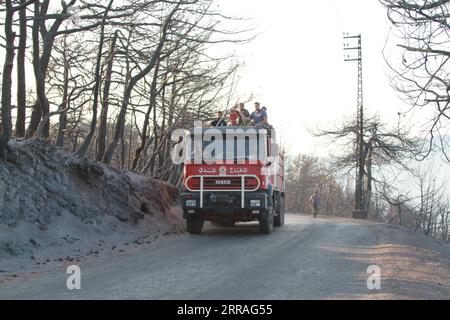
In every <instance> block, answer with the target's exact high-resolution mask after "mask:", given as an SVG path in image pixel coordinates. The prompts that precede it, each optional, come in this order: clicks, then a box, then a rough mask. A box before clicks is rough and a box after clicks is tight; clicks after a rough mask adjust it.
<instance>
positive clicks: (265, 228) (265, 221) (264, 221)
mask: <svg viewBox="0 0 450 320" xmlns="http://www.w3.org/2000/svg"><path fill="white" fill-rule="evenodd" d="M273 222H274V221H273V214H272V213H271V214H270V215H269V217H268V218H264V217H262V218H260V219H259V231H260V232H261V233H262V234H271V233H272V232H273Z"/></svg>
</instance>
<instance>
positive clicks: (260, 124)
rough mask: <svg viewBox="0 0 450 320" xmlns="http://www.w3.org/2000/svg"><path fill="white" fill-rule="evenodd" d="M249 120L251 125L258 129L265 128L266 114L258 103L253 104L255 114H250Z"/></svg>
mask: <svg viewBox="0 0 450 320" xmlns="http://www.w3.org/2000/svg"><path fill="white" fill-rule="evenodd" d="M250 119H251V120H252V124H253V125H254V126H255V127H256V128H258V129H261V128H265V127H266V126H267V124H268V122H267V113H266V112H265V111H264V110H262V109H261V104H260V103H259V102H255V112H253V113H252V115H251V116H250Z"/></svg>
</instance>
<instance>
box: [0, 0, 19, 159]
mask: <svg viewBox="0 0 450 320" xmlns="http://www.w3.org/2000/svg"><path fill="white" fill-rule="evenodd" d="M5 5H6V14H5V39H6V55H5V63H4V65H3V77H2V81H3V82H2V131H1V135H0V155H2V156H4V155H6V151H7V145H8V141H9V139H11V135H12V118H11V95H12V94H11V87H12V71H13V67H14V56H15V48H14V39H15V37H16V35H15V33H14V31H13V29H12V22H13V16H14V9H13V6H12V2H11V0H6V1H5Z"/></svg>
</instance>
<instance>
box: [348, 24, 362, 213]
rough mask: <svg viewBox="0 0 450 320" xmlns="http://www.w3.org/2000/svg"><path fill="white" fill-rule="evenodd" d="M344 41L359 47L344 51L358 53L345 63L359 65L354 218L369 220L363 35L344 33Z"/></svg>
mask: <svg viewBox="0 0 450 320" xmlns="http://www.w3.org/2000/svg"><path fill="white" fill-rule="evenodd" d="M344 40H346V42H347V41H348V42H355V40H356V42H357V45H356V46H355V45H350V44H349V43H345V44H344V50H345V51H348V52H354V51H357V57H355V56H354V55H351V54H350V53H349V54H346V55H345V58H344V61H345V62H357V63H358V89H357V112H356V118H357V119H356V126H357V128H356V130H357V135H356V136H357V137H356V148H355V149H356V150H355V163H356V184H355V210H354V211H353V218H355V219H367V212H366V208H365V192H364V92H363V71H362V41H361V35H360V34H359V35H349V34H348V33H344Z"/></svg>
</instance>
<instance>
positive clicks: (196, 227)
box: [186, 216, 204, 234]
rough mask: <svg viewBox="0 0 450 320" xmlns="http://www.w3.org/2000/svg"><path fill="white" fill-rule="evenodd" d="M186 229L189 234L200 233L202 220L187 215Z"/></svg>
mask: <svg viewBox="0 0 450 320" xmlns="http://www.w3.org/2000/svg"><path fill="white" fill-rule="evenodd" d="M186 224H187V230H188V232H189V233H190V234H201V233H202V230H203V224H204V221H203V220H201V219H200V218H198V217H194V216H188V217H187V219H186Z"/></svg>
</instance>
